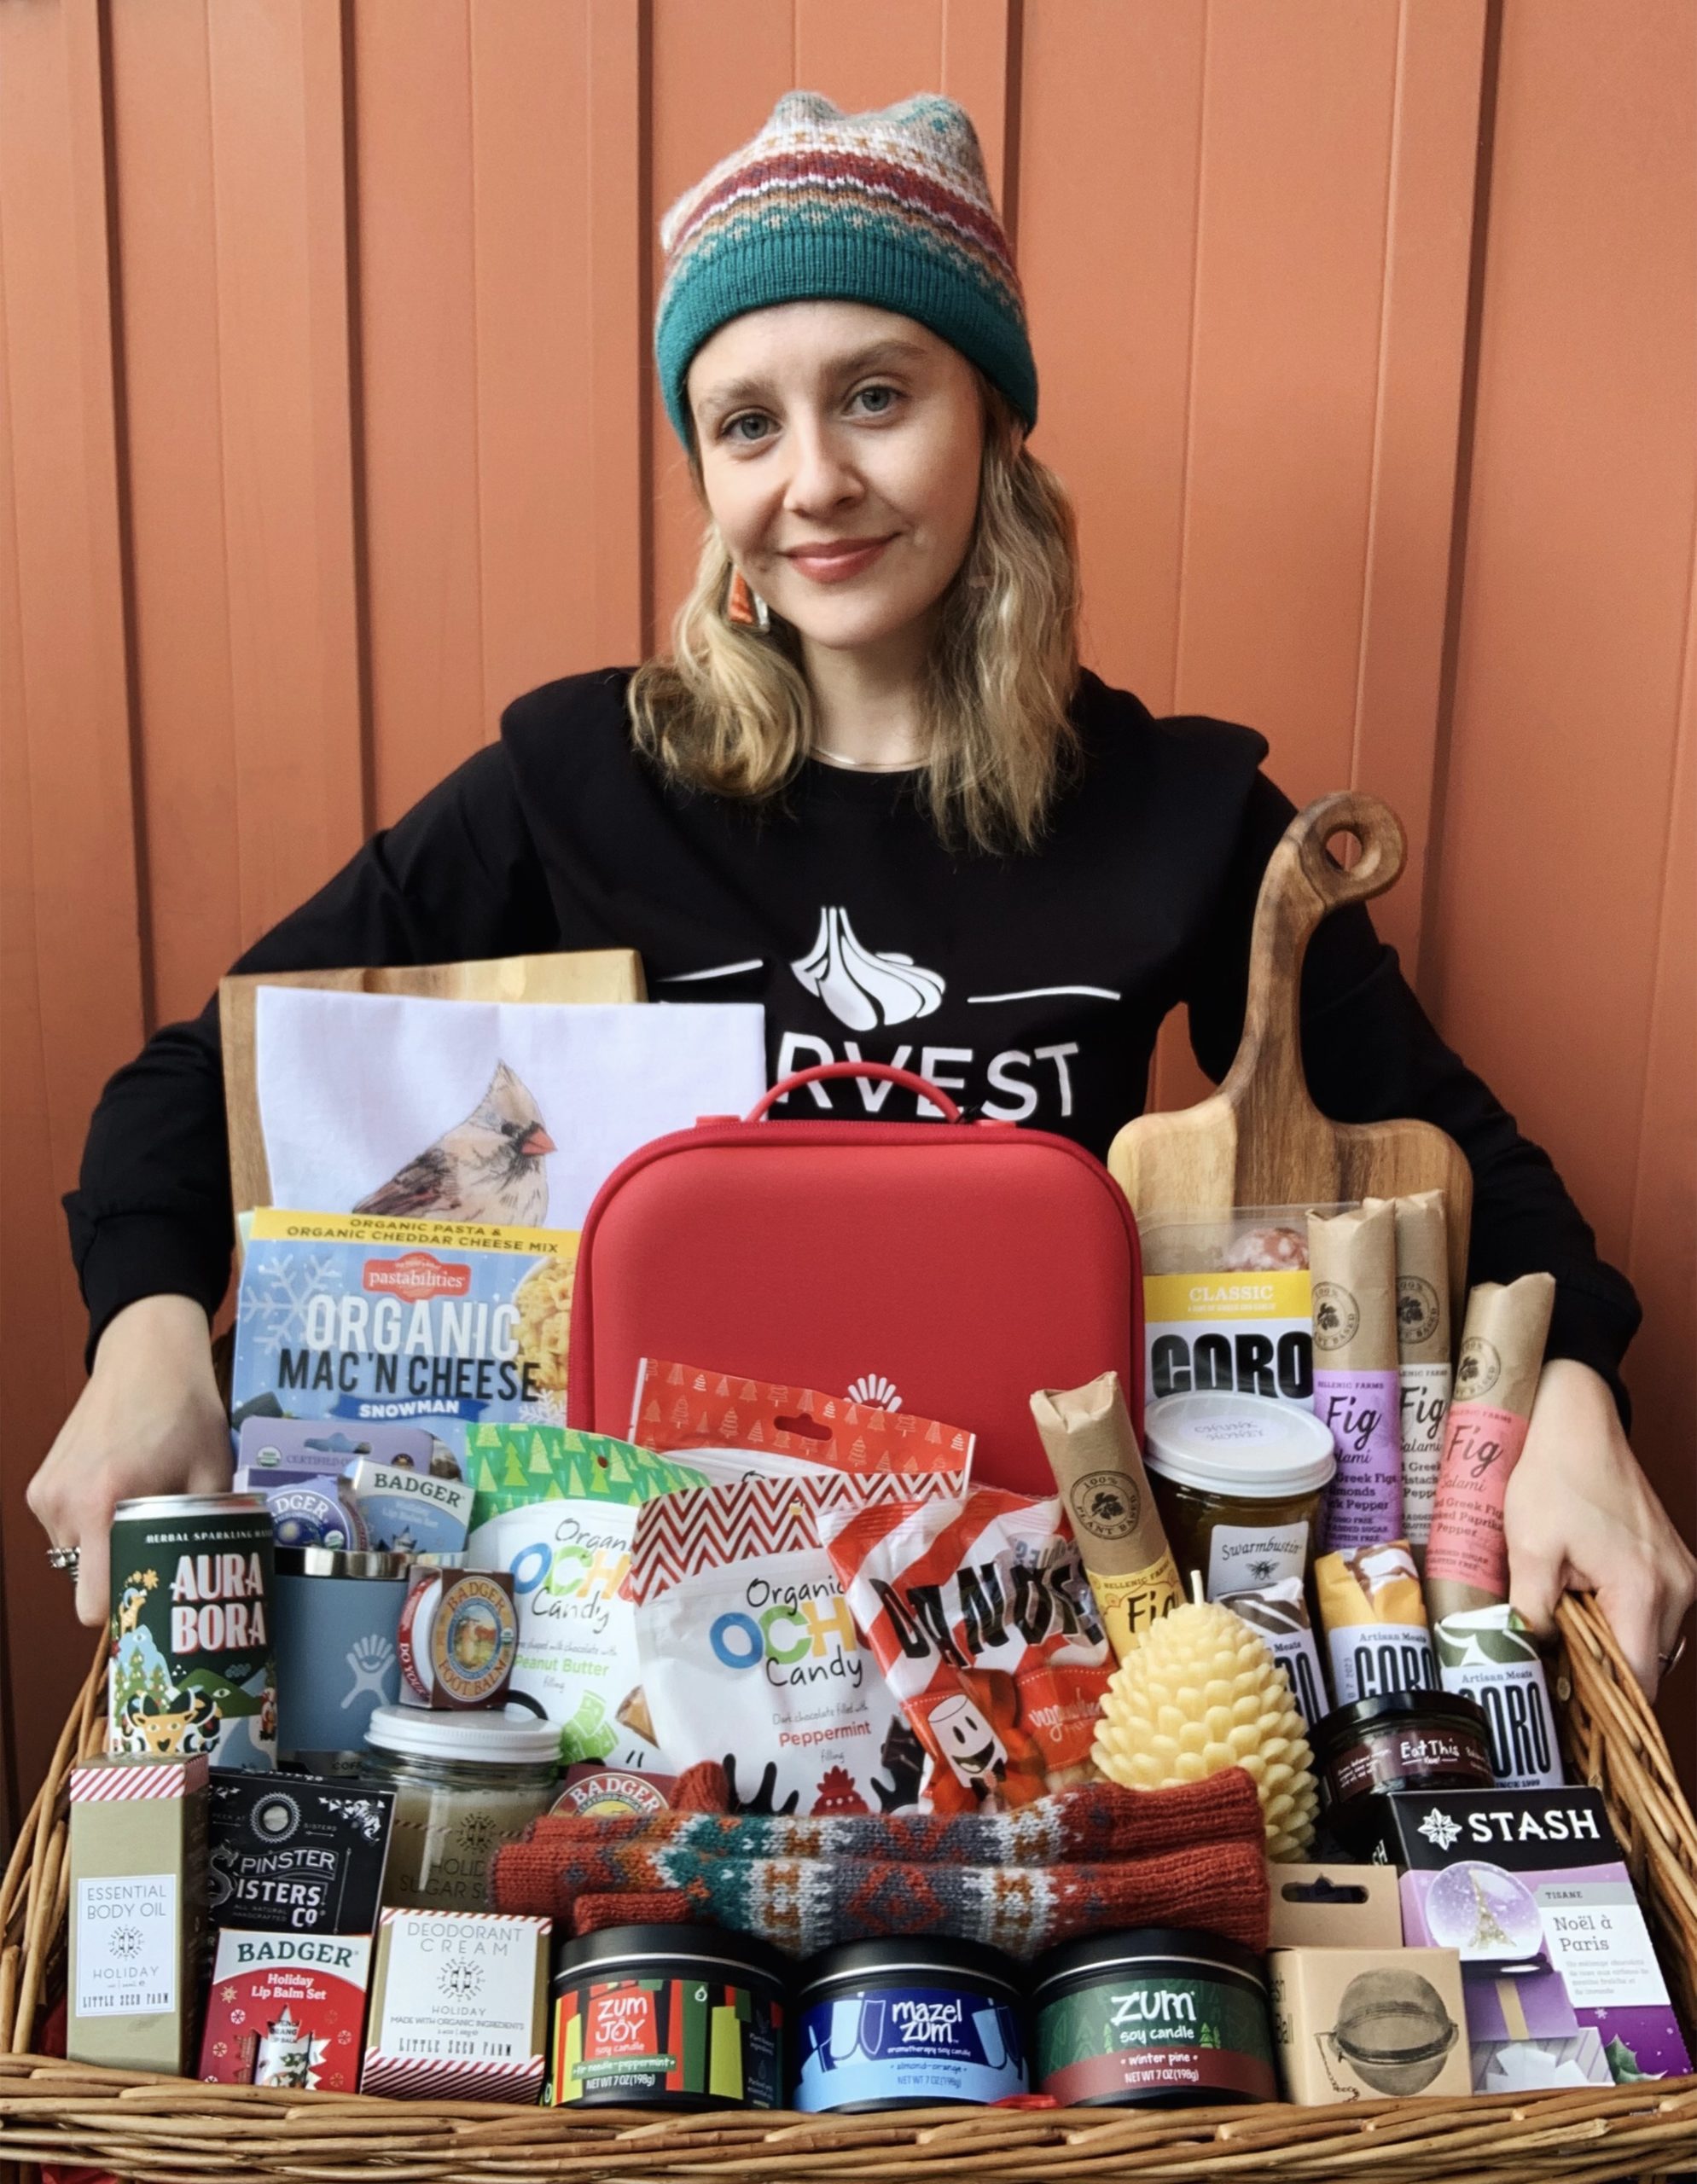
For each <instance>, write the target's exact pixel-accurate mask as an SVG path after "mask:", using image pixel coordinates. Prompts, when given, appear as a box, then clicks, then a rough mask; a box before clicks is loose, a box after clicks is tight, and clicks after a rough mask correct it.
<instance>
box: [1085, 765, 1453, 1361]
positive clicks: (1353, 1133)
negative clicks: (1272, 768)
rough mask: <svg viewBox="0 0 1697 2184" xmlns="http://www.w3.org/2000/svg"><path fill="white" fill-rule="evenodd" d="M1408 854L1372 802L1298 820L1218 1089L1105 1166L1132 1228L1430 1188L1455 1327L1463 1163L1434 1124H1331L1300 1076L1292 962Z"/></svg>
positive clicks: (1314, 809) (1268, 881)
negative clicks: (1441, 1225)
mask: <svg viewBox="0 0 1697 2184" xmlns="http://www.w3.org/2000/svg"><path fill="white" fill-rule="evenodd" d="M1339 834H1347V835H1351V836H1353V837H1354V839H1356V841H1357V842H1358V843H1359V844H1360V845H1361V855H1360V857H1358V858H1357V860H1356V862H1355V863H1354V864H1352V865H1351V866H1348V867H1347V868H1346V867H1345V866H1344V865H1341V864H1340V863H1338V862H1337V860H1336V859H1335V858H1334V857H1333V856H1332V854H1331V851H1329V850H1328V848H1327V844H1328V842H1329V841H1331V840H1332V839H1334V838H1335V837H1336V836H1337V835H1339ZM1406 854H1407V845H1406V843H1405V841H1404V835H1403V828H1402V822H1401V821H1400V820H1399V819H1398V817H1397V815H1396V813H1395V812H1394V811H1392V809H1391V807H1390V806H1389V804H1381V803H1380V800H1379V799H1378V798H1377V797H1373V796H1363V795H1358V794H1357V793H1355V792H1353V791H1345V792H1343V793H1340V794H1337V795H1334V796H1322V798H1321V799H1319V801H1318V802H1317V803H1315V804H1310V805H1309V806H1308V808H1307V810H1305V811H1299V813H1298V814H1297V816H1296V817H1295V818H1294V819H1293V820H1292V821H1291V822H1290V825H1289V826H1288V827H1287V828H1286V829H1285V832H1284V834H1283V835H1282V837H1281V839H1280V841H1279V844H1278V846H1277V847H1276V849H1275V850H1274V851H1273V854H1272V856H1271V857H1270V859H1269V860H1268V864H1267V870H1266V875H1265V877H1264V879H1263V880H1262V882H1261V893H1260V897H1259V898H1258V901H1257V903H1256V905H1255V925H1254V929H1253V932H1252V937H1251V939H1250V944H1249V993H1248V1001H1247V1005H1246V1007H1245V1009H1244V1016H1243V1037H1242V1039H1241V1042H1240V1043H1239V1046H1238V1049H1237V1055H1236V1058H1235V1060H1234V1061H1233V1063H1232V1066H1231V1067H1230V1069H1229V1072H1227V1074H1226V1077H1225V1080H1224V1082H1223V1083H1222V1084H1221V1086H1220V1088H1219V1089H1218V1092H1216V1093H1214V1094H1213V1095H1212V1097H1211V1098H1209V1099H1206V1100H1204V1101H1201V1102H1200V1104H1199V1105H1198V1106H1196V1107H1185V1108H1183V1109H1181V1110H1180V1111H1179V1112H1177V1113H1176V1114H1159V1115H1140V1116H1139V1117H1138V1118H1136V1121H1135V1122H1129V1123H1127V1124H1126V1125H1125V1129H1124V1130H1121V1131H1120V1132H1119V1136H1117V1137H1116V1138H1115V1139H1114V1141H1113V1144H1112V1146H1110V1147H1109V1148H1108V1155H1107V1165H1108V1167H1109V1169H1110V1170H1112V1172H1113V1177H1114V1180H1115V1181H1116V1182H1118V1183H1119V1187H1120V1188H1121V1189H1122V1190H1123V1191H1124V1192H1125V1195H1126V1197H1127V1198H1128V1199H1130V1201H1131V1209H1132V1211H1133V1212H1134V1213H1136V1216H1137V1217H1138V1218H1139V1219H1140V1220H1142V1219H1145V1218H1147V1217H1152V1216H1155V1215H1172V1216H1177V1215H1180V1214H1209V1213H1223V1212H1225V1211H1229V1209H1230V1208H1231V1207H1233V1206H1235V1205H1305V1204H1306V1205H1332V1204H1336V1203H1337V1202H1339V1201H1340V1200H1344V1199H1363V1198H1397V1197H1400V1196H1402V1195H1403V1194H1405V1193H1407V1192H1410V1191H1429V1190H1441V1191H1442V1192H1443V1193H1444V1213H1445V1216H1446V1218H1447V1220H1448V1223H1449V1244H1450V1296H1451V1298H1452V1299H1453V1304H1452V1309H1453V1310H1454V1312H1455V1315H1456V1321H1457V1322H1458V1323H1459V1321H1460V1317H1461V1313H1462V1305H1463V1302H1464V1299H1465V1297H1466V1293H1467V1291H1466V1283H1467V1224H1468V1223H1469V1221H1470V1220H1471V1218H1472V1214H1473V1175H1472V1171H1471V1170H1469V1168H1468V1166H1467V1155H1466V1154H1465V1153H1463V1152H1462V1148H1461V1147H1460V1146H1459V1145H1457V1144H1456V1141H1455V1140H1454V1139H1453V1138H1451V1137H1450V1136H1446V1135H1445V1133H1444V1131H1443V1130H1438V1129H1437V1128H1435V1127H1434V1126H1433V1124H1431V1123H1423V1122H1416V1121H1415V1120H1413V1119H1409V1120H1407V1121H1398V1122H1385V1123H1334V1122H1332V1121H1329V1120H1328V1118H1327V1117H1325V1116H1324V1115H1322V1113H1321V1112H1320V1110H1319V1109H1318V1108H1317V1107H1316V1106H1315V1104H1314V1102H1313V1101H1312V1099H1311V1098H1310V1096H1309V1091H1308V1083H1307V1079H1306V1078H1305V1077H1304V1075H1303V1071H1302V1043H1301V1037H1300V1031H1299V996H1300V994H1301V988H1302V962H1303V957H1304V956H1305V955H1306V953H1307V950H1308V944H1309V941H1310V940H1311V938H1312V937H1313V933H1314V929H1315V927H1316V926H1317V925H1318V924H1319V922H1320V921H1321V919H1322V918H1323V917H1324V916H1325V915H1327V913H1328V911H1330V910H1335V909H1341V908H1342V907H1343V905H1344V904H1345V903H1365V902H1369V901H1370V900H1371V899H1372V898H1373V897H1374V896H1375V895H1382V894H1383V893H1384V892H1385V891H1386V888H1387V887H1389V886H1391V885H1392V883H1393V882H1394V881H1395V880H1396V878H1397V876H1398V874H1399V873H1400V872H1401V871H1402V868H1403V863H1404V857H1405V856H1406Z"/></svg>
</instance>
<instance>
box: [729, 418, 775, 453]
mask: <svg viewBox="0 0 1697 2184" xmlns="http://www.w3.org/2000/svg"><path fill="white" fill-rule="evenodd" d="M770 423H771V419H770V417H767V416H763V415H761V413H760V411H759V410H744V411H743V413H742V415H741V416H740V417H730V418H727V420H726V421H725V422H724V425H723V426H722V427H720V429H719V437H720V439H727V440H739V441H741V444H743V445H744V446H745V447H752V446H753V445H755V444H757V443H758V442H759V441H760V440H763V439H764V438H765V436H766V427H767V426H768V425H770Z"/></svg>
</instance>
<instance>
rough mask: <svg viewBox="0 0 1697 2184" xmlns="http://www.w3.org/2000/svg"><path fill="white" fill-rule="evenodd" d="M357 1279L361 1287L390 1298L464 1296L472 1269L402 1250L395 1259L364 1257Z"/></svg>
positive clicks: (468, 1290) (431, 1253) (470, 1281)
mask: <svg viewBox="0 0 1697 2184" xmlns="http://www.w3.org/2000/svg"><path fill="white" fill-rule="evenodd" d="M361 1280H362V1286H363V1287H364V1288H366V1289H368V1290H371V1291H381V1292H384V1293H385V1294H386V1295H389V1296H393V1297H464V1296H466V1295H468V1293H469V1292H470V1289H471V1285H472V1270H471V1269H470V1267H468V1266H455V1265H453V1264H451V1263H450V1262H448V1261H446V1260H443V1259H439V1258H436V1257H435V1255H434V1254H433V1252H402V1254H401V1256H400V1257H399V1258H398V1259H367V1261H366V1262H365V1267H364V1270H363V1275H362V1277H361Z"/></svg>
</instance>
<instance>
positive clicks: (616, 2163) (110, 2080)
mask: <svg viewBox="0 0 1697 2184" xmlns="http://www.w3.org/2000/svg"><path fill="white" fill-rule="evenodd" d="M1558 1623H1559V1625H1560V1635H1561V1638H1562V1641H1563V1654H1562V1658H1561V1661H1560V1665H1559V1668H1558V1672H1557V1676H1556V1681H1555V1693H1556V1697H1557V1700H1558V1710H1557V1711H1558V1712H1559V1713H1560V1716H1561V1718H1562V1730H1563V1740H1564V1745H1565V1746H1566V1756H1567V1759H1568V1762H1569V1772H1570V1776H1571V1779H1572V1780H1573V1781H1574V1782H1575V1783H1576V1784H1589V1785H1590V1786H1593V1787H1595V1788H1597V1789H1600V1790H1601V1792H1602V1793H1603V1796H1604V1798H1605V1801H1606V1803H1607V1806H1608V1809H1609V1814H1610V1817H1611V1820H1612V1821H1613V1824H1614V1827H1615V1829H1616V1833H1618V1834H1619V1838H1620V1841H1621V1847H1622V1850H1623V1852H1624V1855H1625V1857H1626V1860H1627V1863H1628V1866H1629V1868H1630V1871H1631V1872H1632V1874H1633V1878H1634V1880H1635V1882H1636V1885H1637V1886H1638V1889H1639V1892H1640V1895H1641V1897H1642V1900H1643V1901H1644V1902H1645V1904H1646V1905H1647V1908H1648V1911H1649V1913H1650V1915H1651V1918H1652V1920H1653V1924H1654V1926H1655V1927H1656V1929H1657V1931H1658V1937H1659V1941H1660V1943H1661V1945H1662V1955H1663V1957H1664V1962H1665V1969H1666V1970H1667V1971H1668V1972H1669V1975H1670V1984H1671V1987H1672V1989H1673V1990H1674V1993H1675V1999H1676V2007H1677V2008H1678V2010H1679V2013H1680V2015H1681V2017H1682V2022H1683V2024H1684V2025H1685V2028H1686V2031H1687V2036H1688V2040H1689V2039H1690V2037H1691V2035H1692V2033H1693V2031H1694V2030H1697V1821H1694V1820H1693V1816H1692V1813H1691V1809H1690V1807H1689V1806H1688V1804H1687V1803H1686V1801H1685V1799H1684V1797H1683V1796H1682V1792H1681V1791H1680V1787H1679V1784H1678V1782H1677V1779H1676V1777H1675V1775H1674V1772H1673V1767H1672V1763H1671V1759H1670V1757H1669V1754H1668V1751H1667V1746H1666V1744H1665V1740H1664V1739H1663V1737H1662V1735H1661V1732H1660V1730H1659V1727H1658V1726H1657V1723H1656V1722H1655V1719H1654V1716H1653V1714H1652V1713H1651V1711H1650V1709H1649V1707H1648V1704H1647V1703H1646V1701H1645V1699H1644V1698H1643V1695H1642V1692H1641V1691H1640V1690H1639V1688H1638V1686H1637V1684H1636V1681H1635V1680H1634V1678H1633V1676H1632V1675H1631V1672H1630V1669H1629V1668H1628V1666H1627V1664H1626V1663H1625V1660H1624V1658H1623V1656H1622V1655H1621V1653H1620V1651H1619V1647H1618V1645H1617V1644H1616V1642H1615V1640H1614V1637H1613V1633H1612V1632H1611V1631H1610V1630H1609V1628H1608V1626H1607V1623H1606V1622H1605V1620H1604V1619H1603V1618H1602V1616H1601V1612H1599V1611H1598V1609H1597V1607H1596V1605H1595V1601H1594V1600H1591V1599H1589V1597H1586V1596H1578V1595H1570V1596H1569V1598H1568V1599H1566V1600H1564V1601H1563V1602H1562V1603H1561V1605H1560V1608H1559V1610H1558ZM104 1666H105V1648H104V1646H103V1645H102V1647H101V1649H100V1650H99V1652H98V1653H97V1655H96V1661H95V1664H94V1665H93V1667H92V1668H91V1669H90V1674H89V1677H88V1681H87V1682H86V1683H85V1685H84V1689H83V1692H82V1693H81V1694H80V1696H79V1699H78V1702H77V1705H75V1706H74V1707H73V1710H72V1712H71V1714H70V1716H69V1717H68V1718H67V1722H66V1724H65V1727H64V1729H63V1730H62V1732H61V1736H60V1739H59V1742H58V1745H57V1747H56V1749H55V1753H54V1757H53V1763H52V1765H51V1767H50V1768H49V1773H48V1776H47V1779H46V1780H45V1781H44V1784H43V1786H42V1789H41V1792H40V1793H39V1795H38V1798H37V1799H36V1802H35V1804H34V1805H33V1806H32V1809H31V1812H30V1815H29V1818H28V1820H27V1821H26V1824H25V1827H24V1828H23V1830H22V1831H21V1833H20V1837H19V1840H18V1844H17V1845H16V1847H15V1850H14V1853H13V1856H12V1859H11V1862H10V1863H9V1866H8V1868H7V1871H6V1873H5V1876H4V1879H3V1881H0V2178H3V2177H4V2176H5V2175H6V2173H7V2171H8V2169H9V2165H10V2164H20V2165H21V2164H30V2165H33V2164H38V2163H42V2162H49V2161H51V2162H62V2163H66V2164H73V2165H81V2166H88V2167H94V2168H103V2169H105V2170H106V2171H107V2172H108V2174H110V2175H113V2176H117V2177H121V2178H125V2179H136V2180H137V2181H138V2184H177V2180H179V2179H187V2178H189V2177H191V2176H192V2177H203V2176H207V2175H218V2176H219V2177H249V2176H251V2177H260V2178H264V2177H277V2178H282V2177H285V2176H287V2177H294V2178H299V2177H308V2176H310V2177H313V2178H322V2179H324V2180H326V2184H328V2180H330V2179H333V2178H334V2179H336V2180H350V2184H352V2180H359V2179H363V2178H368V2177H369V2178H373V2179H376V2178H380V2177H384V2176H389V2177H392V2178H397V2179H399V2178H403V2177H404V2178H406V2179H408V2180H416V2181H417V2184H436V2180H441V2184H456V2180H462V2179H488V2180H490V2184H497V2180H500V2181H501V2184H505V2180H509V2179H517V2178H520V2177H526V2178H529V2177H537V2178H542V2177H547V2178H550V2179H560V2180H567V2184H590V2180H591V2179H595V2178H613V2177H620V2178H629V2177H635V2176H637V2175H640V2177H641V2178H642V2180H643V2184H670V2181H671V2180H674V2179H678V2180H681V2179H683V2178H689V2177H694V2178H700V2177H703V2176H709V2175H711V2176H719V2177H735V2178H737V2179H740V2180H742V2181H743V2184H780V2180H782V2184H792V2181H793V2180H798V2179H801V2178H804V2177H805V2178H812V2179H817V2180H821V2184H850V2180H855V2181H856V2184H897V2180H899V2179H906V2178H909V2177H911V2176H913V2175H916V2174H919V2173H923V2174H924V2175H926V2176H927V2178H931V2177H936V2178H940V2179H951V2180H952V2179H956V2178H967V2177H972V2178H990V2177H994V2178H996V2179H997V2180H1001V2181H1002V2184H1044V2181H1045V2180H1049V2179H1055V2180H1057V2181H1058V2180H1060V2179H1062V2178H1070V2177H1072V2176H1084V2175H1088V2176H1089V2177H1090V2179H1092V2180H1098V2179H1099V2180H1103V2184H1107V2180H1109V2179H1119V2178H1125V2179H1128V2180H1129V2179H1130V2178H1133V2177H1136V2178H1140V2179H1141V2178H1146V2177H1155V2178H1159V2177H1181V2176H1182V2177H1200V2176H1205V2175H1217V2174H1219V2173H1220V2172H1221V2171H1222V2170H1223V2169H1224V2168H1226V2167H1229V2169H1231V2170H1232V2171H1233V2172H1234V2173H1239V2172H1242V2173H1247V2174H1249V2175H1254V2176H1258V2177H1259V2176H1267V2177H1270V2176H1272V2175H1275V2174H1277V2175H1279V2176H1280V2177H1281V2178H1283V2179H1286V2180H1292V2184H1310V2180H1313V2181H1314V2184H1318V2180H1322V2179H1337V2180H1340V2184H1341V2180H1343V2179H1345V2178H1348V2177H1352V2176H1357V2175H1359V2174H1360V2171H1361V2169H1362V2164H1363V2162H1370V2163H1371V2164H1372V2173H1373V2175H1374V2179H1375V2184H1379V2181H1380V2180H1381V2179H1383V2180H1392V2181H1393V2184H1424V2180H1426V2179H1427V2178H1432V2177H1437V2176H1443V2177H1446V2178H1453V2179H1456V2180H1463V2179H1473V2180H1478V2184H1538V2181H1539V2180H1545V2179H1549V2180H1557V2184H1607V2181H1608V2180H1610V2179H1613V2178H1630V2177H1643V2178H1653V2177H1654V2178H1665V2177H1666V2176H1668V2175H1670V2174H1671V2173H1672V2172H1674V2171H1677V2170H1681V2169H1688V2168H1697V2073H1694V2075H1692V2076H1690V2077H1683V2078H1678V2079H1647V2080H1644V2081H1642V2082H1636V2083H1632V2084H1628V2085H1621V2086H1608V2087H1601V2086H1599V2087H1584V2088H1560V2089H1555V2090H1551V2091H1545V2092H1537V2093H1528V2094H1513V2093H1505V2094H1464V2095H1459V2096H1449V2097H1444V2098H1433V2096H1430V2095H1422V2096H1420V2097H1417V2098H1402V2099H1395V2098H1385V2099H1379V2100H1362V2101H1357V2102H1349V2103H1343V2104H1337V2105H1334V2106H1325V2107H1298V2106H1292V2105H1288V2104H1285V2103H1271V2102H1269V2103H1263V2104H1258V2105H1252V2106H1231V2107H1218V2108H1212V2109H1210V2108H1193V2109H1184V2110H1151V2109H1146V2108H1106V2109H1072V2110H1062V2109H1023V2110H1013V2109H963V2108H944V2109H932V2110H909V2111H900V2112H898V2113H894V2114H891V2113H886V2114H881V2115H871V2116H854V2117H845V2116H835V2115H822V2116H801V2115H797V2114H794V2113H793V2112H789V2111H754V2110H728V2111H712V2112H708V2113H704V2114H694V2115H692V2114H672V2113H669V2112H668V2113H665V2114H663V2115H660V2116H656V2114H655V2113H654V2111H642V2110H619V2109H611V2108H607V2109H596V2110H589V2111H578V2110H575V2109H549V2108H543V2107H529V2108H518V2107H498V2106H489V2105H485V2104H481V2103H474V2102H467V2101H434V2100H392V2099H384V2098H381V2097H377V2096H373V2095H371V2094H337V2093H299V2092H288V2091H283V2090H281V2089H276V2088H259V2087H253V2086H213V2085H203V2084H201V2082H199V2081H197V2080H195V2079H184V2078H174V2077H161V2076H158V2075H154V2074H150V2073H148V2072H143V2071H116V2070H111V2069H108V2068H105V2067H103V2066H99V2065H88V2064H81V2063H73V2062H68V2061H66V2060H65V2059H62V2058H52V2057H48V2056H44V2055H41V2054H38V2053H32V2052H30V2042H31V2039H32V2035H33V2033H34V2031H35V2030H36V2026H37V2024H38V2019H39V2018H40V2016H41V2014H42V2012H43V2008H44V2003H45V2001H46V1998H47V1996H48V1995H49V1991H50V1989H51V1985H52V1981H53V1978H54V1975H55V1972H56V1971H57V1969H58V1968H59V1965H60V1960H61V1958H62V1953H63V1952H62V1936H63V1925H64V1915H65V1908H66V1897H67V1890H68V1873H67V1864H66V1855H65V1852H66V1819H65V1811H66V1806H65V1787H66V1782H67V1777H68V1775H69V1771H70V1769H71V1767H72V1766H73V1764H74V1763H75V1762H76V1760H77V1759H78V1757H81V1756H83V1755H84V1754H85V1753H87V1752H88V1751H90V1749H93V1748H96V1746H97V1745H98V1743H99V1742H100V1741H101V1740H102V1735H103V1716H102V1709H101V1703H100V1702H101V1695H102V1679H103V1671H104Z"/></svg>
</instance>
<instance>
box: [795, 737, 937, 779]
mask: <svg viewBox="0 0 1697 2184" xmlns="http://www.w3.org/2000/svg"><path fill="white" fill-rule="evenodd" d="M808 755H809V756H810V757H811V758H822V759H823V760H824V761H825V763H826V764H827V765H828V766H852V767H854V768H855V769H857V770H858V771H859V772H861V773H867V774H910V773H913V772H915V770H917V768H918V767H919V766H920V764H921V760H919V759H917V758H897V759H888V758H886V759H881V760H880V759H876V758H850V757H849V755H848V753H847V752H846V751H828V750H826V748H825V747H824V746H823V744H821V743H816V744H814V745H813V746H812V748H811V752H809V754H808Z"/></svg>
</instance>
